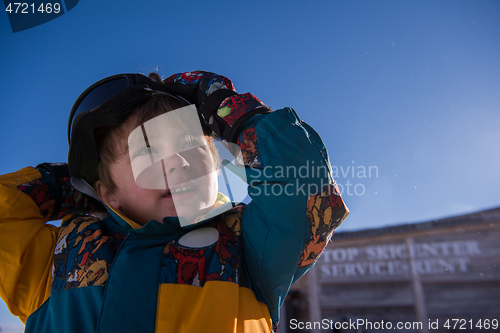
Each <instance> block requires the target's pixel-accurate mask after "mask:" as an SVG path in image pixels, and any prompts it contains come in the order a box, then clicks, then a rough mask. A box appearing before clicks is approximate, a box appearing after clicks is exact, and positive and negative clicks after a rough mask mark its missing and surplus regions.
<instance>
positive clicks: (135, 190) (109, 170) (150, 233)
mask: <svg viewBox="0 0 500 333" xmlns="http://www.w3.org/2000/svg"><path fill="white" fill-rule="evenodd" d="M186 101H187V102H186ZM190 103H192V104H195V105H196V108H193V107H189V106H188V104H190ZM193 110H197V112H196V111H195V115H194V117H193ZM196 113H197V114H196ZM198 114H199V119H200V120H201V121H202V124H201V125H199V124H198V125H195V123H196V122H193V121H192V120H193V118H198ZM186 117H187V118H190V119H191V120H190V121H188V122H186ZM155 128H156V129H155ZM195 128H196V129H195ZM68 132H69V138H70V150H69V157H68V164H69V170H70V172H71V175H72V178H73V181H72V183H73V184H74V186H75V187H78V189H79V191H76V190H75V189H74V188H73V187H72V186H71V185H70V183H69V174H68V170H67V166H66V165H50V164H42V165H40V166H39V167H38V168H37V169H34V168H25V169H22V170H20V171H18V172H16V173H13V174H9V175H4V176H1V177H0V237H2V238H1V242H0V256H1V258H2V260H1V262H0V282H1V283H0V296H2V298H3V299H4V301H5V302H6V303H7V306H8V307H9V309H10V311H11V312H12V313H13V314H15V315H17V316H19V317H20V319H21V320H22V321H23V322H26V332H151V333H152V332H270V331H272V330H273V329H276V327H277V324H278V321H279V308H280V306H281V305H282V304H283V302H284V300H285V297H286V295H287V293H288V289H289V287H290V285H291V284H292V283H293V282H295V281H296V280H297V279H298V278H299V277H300V276H302V275H303V274H304V273H305V272H306V271H307V270H308V269H309V268H310V267H312V265H313V264H314V263H315V262H316V260H317V258H318V257H319V255H320V253H321V252H322V250H323V248H324V247H325V246H326V244H327V242H328V240H329V239H330V237H331V234H332V233H333V231H334V229H335V228H336V227H338V225H339V224H340V223H341V222H342V221H343V219H344V218H345V217H346V216H347V214H348V210H347V208H346V207H345V205H344V203H343V201H342V199H341V198H340V195H339V193H338V189H337V187H336V185H335V184H334V182H333V179H332V178H331V176H330V173H329V172H328V171H329V162H328V156H327V153H326V149H325V148H324V146H323V144H322V141H321V139H320V138H319V136H318V135H317V134H316V132H314V131H313V130H312V129H311V128H310V127H309V126H308V125H307V124H305V123H303V122H302V121H300V120H299V119H298V117H297V115H296V114H295V112H294V111H293V110H292V109H290V108H285V109H282V110H278V111H274V112H271V110H270V109H269V107H267V106H265V105H264V104H262V102H260V100H258V99H257V98H255V97H254V96H253V95H251V94H242V95H239V94H237V93H236V92H235V90H234V87H233V85H232V83H231V81H229V80H228V79H227V78H225V77H222V76H220V75H217V74H213V73H208V72H202V71H198V72H189V73H182V74H174V75H172V76H171V77H169V78H168V79H166V80H164V81H163V82H161V81H160V79H159V77H158V76H156V75H150V79H148V78H146V77H144V76H142V75H137V74H121V75H116V76H112V77H109V78H106V79H104V80H101V81H99V82H97V83H96V84H94V85H92V86H91V87H89V88H88V89H87V90H86V91H85V92H84V93H83V94H82V95H81V96H80V97H79V98H78V100H77V101H76V103H75V105H74V106H73V109H72V112H71V115H70V121H69V125H68ZM210 132H213V134H214V135H216V136H217V137H218V139H219V140H222V141H223V142H225V143H226V145H227V146H228V147H229V148H230V150H231V152H232V153H234V154H237V149H234V145H237V146H238V147H239V148H240V149H241V159H242V160H243V162H244V163H245V169H246V179H247V180H248V183H249V185H250V186H249V187H248V194H249V195H250V197H251V198H252V201H251V203H249V204H248V205H246V206H245V205H238V206H236V207H234V208H233V205H232V204H231V203H229V202H228V200H227V198H225V197H224V196H222V195H217V186H216V185H215V182H214V177H216V175H217V169H218V165H219V163H223V164H224V165H225V166H227V167H228V168H232V169H234V170H236V169H237V168H236V167H235V166H234V165H233V166H231V165H230V164H227V161H222V162H221V161H219V159H218V157H217V152H216V151H215V149H214V148H213V142H212V141H211V138H210V137H209V136H208V135H207V134H209V133H210ZM310 165H315V167H314V168H315V169H316V172H312V173H310V172H308V173H307V178H305V177H301V176H300V175H301V173H300V172H299V173H297V172H296V171H297V170H299V168H300V167H303V168H304V167H305V166H310ZM320 171H321V172H320ZM88 184H90V185H92V186H93V189H91V188H90V187H89V186H88ZM94 190H95V192H94ZM82 193H86V194H88V195H90V196H95V193H97V196H98V199H99V200H100V201H101V202H102V203H104V204H105V207H106V210H105V211H104V212H103V211H102V210H101V211H99V207H100V203H99V202H98V201H97V200H94V199H92V198H91V197H90V196H87V195H82ZM97 196H96V199H97ZM60 218H62V219H63V222H62V224H61V227H60V228H56V227H54V226H52V225H46V224H45V221H47V220H51V219H60Z"/></svg>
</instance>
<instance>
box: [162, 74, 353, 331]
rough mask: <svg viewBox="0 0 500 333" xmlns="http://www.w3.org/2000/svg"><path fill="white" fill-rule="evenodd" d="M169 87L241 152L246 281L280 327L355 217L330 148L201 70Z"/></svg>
mask: <svg viewBox="0 0 500 333" xmlns="http://www.w3.org/2000/svg"><path fill="white" fill-rule="evenodd" d="M164 83H166V84H167V85H169V86H170V87H171V88H173V90H174V92H176V93H178V94H180V95H181V96H183V97H186V98H187V99H188V100H189V101H190V102H192V103H195V104H196V105H197V107H198V110H199V112H200V113H202V115H203V117H204V118H205V120H206V122H207V124H208V125H209V126H210V127H211V128H212V130H213V131H214V132H215V133H216V134H217V135H218V136H219V137H220V138H221V139H223V140H226V141H228V142H232V143H236V144H238V145H239V146H240V149H241V152H242V156H243V159H244V162H245V165H246V172H247V175H246V177H247V181H248V183H249V187H248V193H249V195H250V197H251V198H252V202H251V203H250V204H248V205H247V207H246V209H245V210H244V213H243V218H242V236H243V251H244V252H243V254H244V256H245V257H244V261H245V264H246V267H247V269H246V270H245V271H246V272H247V274H248V276H246V277H245V279H247V280H248V283H249V284H250V287H251V289H252V290H253V291H254V292H255V293H256V296H257V298H258V299H259V300H260V301H263V302H264V303H266V304H267V305H268V307H269V310H270V312H271V317H272V319H273V322H275V323H276V322H277V321H278V319H279V308H280V306H281V305H282V304H283V302H284V300H285V297H286V295H287V293H288V289H289V287H290V285H291V284H292V283H293V282H295V281H296V280H297V279H298V278H299V277H300V276H302V275H303V274H304V273H305V272H307V270H308V269H309V268H311V267H312V266H313V265H314V263H315V262H316V261H317V259H318V257H319V255H320V254H321V252H322V251H323V249H324V248H325V246H326V244H327V243H328V241H329V240H330V237H331V235H332V234H333V231H334V230H335V229H336V228H337V227H338V226H339V225H340V224H341V223H342V221H343V220H344V219H345V217H346V216H347V215H348V213H349V210H348V209H347V207H346V206H345V204H344V202H343V200H342V198H341V197H340V193H339V191H338V188H337V186H336V185H335V182H334V180H333V178H332V176H331V168H330V163H329V158H328V154H327V151H326V148H325V146H324V144H323V142H322V140H321V138H320V137H319V135H318V134H317V133H316V132H315V131H314V130H313V129H312V128H311V127H310V126H309V125H307V124H306V123H304V122H303V121H301V120H300V119H299V118H298V116H297V114H296V113H295V111H294V110H293V109H291V108H285V109H281V110H277V111H274V112H271V109H270V108H269V107H268V106H266V105H264V104H263V103H262V102H261V101H260V100H259V99H258V98H256V97H255V96H253V95H252V94H250V93H247V94H237V93H236V92H235V91H234V87H233V85H232V83H231V81H229V80H228V79H227V78H225V77H223V76H220V75H217V74H213V73H207V72H201V71H197V72H189V73H182V74H175V75H172V76H171V77H169V78H168V79H166V80H165V81H164Z"/></svg>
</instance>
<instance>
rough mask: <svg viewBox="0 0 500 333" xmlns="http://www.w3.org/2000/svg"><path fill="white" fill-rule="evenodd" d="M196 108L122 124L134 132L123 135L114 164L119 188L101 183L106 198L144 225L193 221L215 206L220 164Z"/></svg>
mask: <svg viewBox="0 0 500 333" xmlns="http://www.w3.org/2000/svg"><path fill="white" fill-rule="evenodd" d="M193 109H194V108H193ZM193 109H191V110H190V109H185V108H183V109H179V110H174V111H171V112H168V113H166V114H163V115H160V116H158V117H155V118H153V119H151V120H149V121H147V122H145V123H143V124H141V125H140V126H138V127H135V128H132V127H133V125H132V124H131V123H130V122H126V123H124V124H123V125H122V126H124V128H123V129H122V130H123V133H125V134H128V133H130V134H129V135H126V136H121V137H120V138H119V140H118V141H117V144H116V145H117V159H116V160H115V161H114V162H113V163H110V165H109V172H110V176H111V178H112V180H113V182H114V183H115V184H116V188H115V190H114V191H113V192H111V191H105V190H106V189H105V188H102V184H101V185H100V186H98V187H97V188H98V193H99V192H100V196H101V197H102V198H103V201H105V202H106V203H108V204H110V205H111V206H112V207H114V208H117V209H119V210H121V211H122V212H123V213H125V214H126V215H127V217H129V218H130V219H132V220H134V221H135V222H137V223H139V224H141V225H144V224H145V223H147V222H148V221H149V220H157V221H162V220H163V218H164V217H166V216H184V217H186V218H188V219H189V220H190V221H193V220H195V219H196V218H197V217H199V216H202V215H205V214H207V213H208V212H209V211H210V210H211V209H212V208H213V206H214V204H215V201H216V198H217V168H216V165H215V162H214V157H213V155H212V152H211V149H210V146H209V144H210V140H211V139H210V138H209V137H208V138H207V137H206V136H205V135H204V133H203V131H202V130H201V126H200V121H199V119H198V116H197V114H196V109H194V112H195V113H194V114H193ZM189 113H191V114H189ZM186 115H188V117H187V118H186V117H185V116H186ZM189 116H191V118H189ZM193 121H194V123H193ZM99 188H101V190H99Z"/></svg>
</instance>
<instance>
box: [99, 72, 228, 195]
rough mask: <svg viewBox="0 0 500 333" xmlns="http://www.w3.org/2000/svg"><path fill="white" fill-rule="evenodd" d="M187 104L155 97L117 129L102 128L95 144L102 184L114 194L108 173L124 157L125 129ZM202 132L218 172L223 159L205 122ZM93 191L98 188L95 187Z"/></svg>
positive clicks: (157, 78)
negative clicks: (123, 140) (122, 145)
mask: <svg viewBox="0 0 500 333" xmlns="http://www.w3.org/2000/svg"><path fill="white" fill-rule="evenodd" d="M148 77H149V78H150V79H151V80H152V81H155V82H158V83H160V82H161V78H160V76H159V75H158V74H157V73H150V74H149V75H148ZM186 105H188V104H187V102H185V101H184V100H181V99H178V98H175V97H173V96H170V95H167V94H161V93H159V94H153V95H152V96H151V97H150V98H149V99H148V100H147V101H146V102H145V103H143V104H142V105H140V106H139V107H137V108H135V109H134V110H132V111H131V112H130V114H129V115H128V116H127V118H126V119H125V121H124V122H123V123H122V124H120V125H117V126H109V127H105V128H100V129H99V130H98V131H97V132H96V133H95V136H96V141H97V145H98V151H99V164H98V166H97V174H98V176H99V180H100V181H101V182H102V183H103V185H104V186H105V187H106V188H107V189H108V190H110V191H111V192H114V191H115V190H116V184H115V182H114V181H113V179H112V178H111V173H110V170H109V166H110V164H112V163H114V162H115V161H116V160H117V159H118V157H120V156H121V155H123V154H125V153H126V151H119V142H120V139H121V138H123V137H124V136H125V135H126V129H128V128H130V127H132V128H135V127H137V126H139V125H140V124H142V123H144V122H146V121H148V120H150V119H153V118H154V117H156V116H159V115H161V114H164V113H167V112H169V111H173V110H176V109H178V108H181V107H184V106H186ZM201 124H202V129H203V132H204V133H205V137H206V139H207V142H208V146H209V149H210V152H211V153H212V156H213V159H214V165H215V167H216V169H218V168H219V166H220V157H219V153H218V151H217V148H216V147H215V144H214V142H213V140H214V139H213V138H212V136H211V135H210V133H211V130H210V128H209V127H208V126H207V125H206V124H205V123H204V122H203V121H202V122H201ZM93 185H94V188H95V184H93Z"/></svg>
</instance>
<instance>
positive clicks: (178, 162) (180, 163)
mask: <svg viewBox="0 0 500 333" xmlns="http://www.w3.org/2000/svg"><path fill="white" fill-rule="evenodd" d="M162 162H163V163H162V164H163V172H164V173H165V175H167V176H168V175H171V174H173V173H175V172H178V171H180V170H189V168H190V164H189V162H188V161H187V160H186V159H185V158H184V157H183V156H182V155H180V154H179V153H176V154H174V155H171V156H169V157H166V158H164V159H163V160H162Z"/></svg>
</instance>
